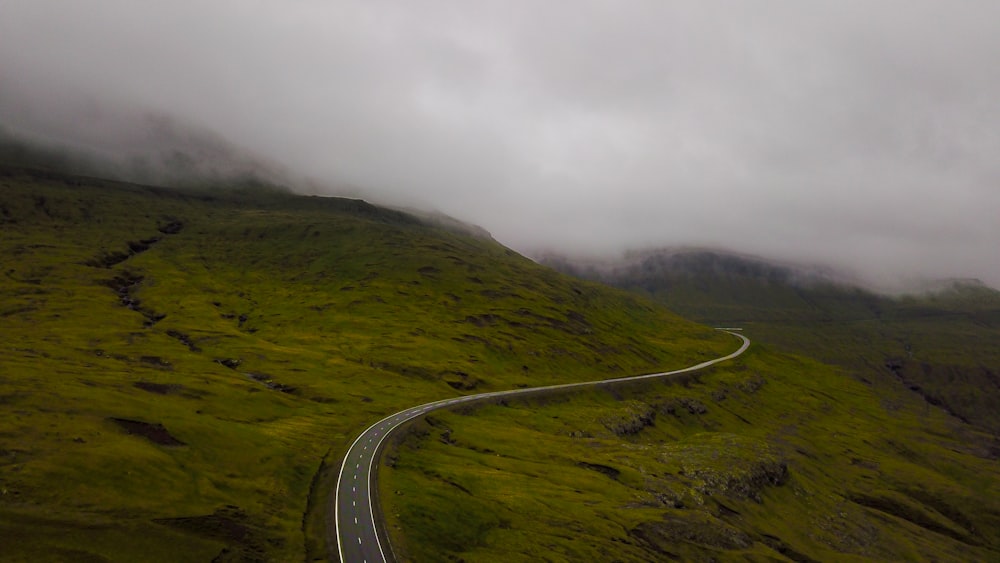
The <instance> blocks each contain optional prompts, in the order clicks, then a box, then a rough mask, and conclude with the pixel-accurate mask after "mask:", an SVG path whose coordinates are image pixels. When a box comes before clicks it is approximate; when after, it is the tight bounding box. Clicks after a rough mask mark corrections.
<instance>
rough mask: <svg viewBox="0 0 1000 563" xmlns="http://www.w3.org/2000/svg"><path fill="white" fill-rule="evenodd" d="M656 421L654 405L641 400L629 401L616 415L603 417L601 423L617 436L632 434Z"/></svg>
mask: <svg viewBox="0 0 1000 563" xmlns="http://www.w3.org/2000/svg"><path fill="white" fill-rule="evenodd" d="M655 421H656V411H655V410H653V407H651V406H650V405H648V404H646V403H643V402H641V401H628V402H627V403H626V405H625V408H624V409H622V410H620V411H619V412H618V413H616V414H615V415H613V416H607V417H604V418H602V419H601V424H603V425H604V427H605V428H607V429H608V430H610V431H611V432H612V433H613V434H614V435H616V436H630V435H633V434H638V433H639V432H641V431H642V429H643V428H646V427H647V426H652V425H653V423H654V422H655Z"/></svg>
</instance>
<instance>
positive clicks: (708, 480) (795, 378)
mask: <svg viewBox="0 0 1000 563" xmlns="http://www.w3.org/2000/svg"><path fill="white" fill-rule="evenodd" d="M990 445H991V443H990V438H989V436H985V435H982V434H977V433H975V432H974V431H971V430H970V428H969V427H967V426H966V425H964V424H963V423H961V422H959V421H957V420H955V419H954V418H952V417H949V416H948V415H946V414H945V413H944V412H943V411H941V410H940V409H937V408H934V407H931V406H930V405H928V404H927V403H925V402H923V401H922V400H921V399H920V398H919V397H915V396H905V395H904V396H900V397H897V400H896V401H895V402H893V403H891V404H889V403H886V402H884V401H883V400H881V399H880V397H879V394H878V393H877V392H875V390H873V389H872V388H871V387H870V386H869V385H866V384H864V383H861V382H858V381H856V380H854V379H852V378H850V377H847V376H846V374H844V373H842V372H840V371H839V370H838V369H835V368H831V367H829V366H827V365H824V364H821V363H818V362H816V361H813V360H808V359H805V358H802V357H795V356H788V355H783V354H779V353H775V352H773V351H771V350H769V349H767V348H766V347H764V346H761V345H755V346H754V347H752V348H751V350H750V351H749V352H748V353H747V354H746V355H745V356H743V357H742V358H740V359H738V360H736V361H735V362H734V363H733V364H731V365H726V366H719V367H716V368H713V370H712V371H711V372H709V373H705V374H702V375H699V376H696V377H692V376H690V375H686V376H678V377H674V378H672V379H671V380H668V381H666V382H663V383H641V384H632V385H631V386H630V387H625V388H622V387H617V388H615V389H613V390H603V391H602V390H594V391H590V392H578V393H572V394H565V395H561V396H550V397H547V398H545V399H536V400H528V401H522V400H519V401H504V402H503V403H501V404H493V405H487V406H483V407H481V408H476V409H472V408H463V409H461V410H458V411H457V412H445V413H435V414H433V415H432V416H429V417H427V419H426V420H425V421H421V422H418V423H415V424H413V425H411V427H410V429H409V432H408V434H407V435H406V436H405V437H402V438H401V439H400V440H397V443H396V445H395V448H394V450H393V451H392V452H390V453H389V454H388V455H387V458H388V460H389V465H388V467H386V468H384V469H383V471H382V473H381V475H380V478H381V480H382V496H383V499H385V502H386V508H385V510H386V512H387V513H388V514H389V516H390V524H391V527H392V528H391V529H392V531H393V532H394V533H395V535H394V544H393V546H394V549H395V551H396V552H397V553H398V554H400V555H401V556H402V557H403V558H404V559H407V560H412V561H442V560H453V561H459V560H460V561H467V562H470V563H471V562H474V561H511V562H514V561H525V562H527V561H539V560H546V561H622V562H625V561H636V562H641V561H673V560H679V561H788V560H791V561H889V560H908V561H917V560H924V561H996V560H998V559H1000V533H998V531H1000V466H998V465H997V462H996V454H997V451H996V449H993V450H992V451H991V449H990Z"/></svg>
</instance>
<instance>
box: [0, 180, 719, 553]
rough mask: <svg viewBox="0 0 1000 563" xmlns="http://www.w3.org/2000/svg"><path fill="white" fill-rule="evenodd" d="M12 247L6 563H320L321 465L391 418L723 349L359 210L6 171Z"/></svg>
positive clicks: (8, 265) (689, 329) (634, 305)
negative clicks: (168, 441) (470, 397)
mask: <svg viewBox="0 0 1000 563" xmlns="http://www.w3.org/2000/svg"><path fill="white" fill-rule="evenodd" d="M0 229H2V234H0V271H2V274H3V275H0V342H2V346H3V351H2V352H3V353H2V354H0V407H2V408H0V537H3V538H4V541H3V542H2V543H0V559H4V560H39V558H40V554H44V555H45V556H44V557H41V558H42V559H46V560H57V561H58V560H66V561H81V560H88V559H89V560H94V561H101V560H114V561H118V560H150V561H156V560H163V561H176V560H211V559H213V558H214V557H219V559H218V560H220V561H225V560H283V561H284V560H302V559H310V560H313V559H324V558H325V557H326V547H325V545H324V540H323V538H324V537H325V531H324V525H325V523H324V519H325V506H326V498H325V494H326V491H327V490H328V487H329V477H330V470H329V469H330V468H331V467H334V466H336V465H337V458H338V457H339V456H340V455H341V454H342V453H343V451H344V449H345V448H346V446H347V445H348V444H349V443H350V441H351V440H352V439H353V437H354V436H355V435H356V434H357V433H358V432H360V431H361V430H362V429H363V428H364V427H366V425H367V424H369V423H370V422H372V421H374V420H376V419H378V418H380V417H381V416H383V415H385V414H387V413H390V412H395V411H396V410H400V409H402V408H405V407H407V406H410V405H413V404H415V403H419V402H424V401H429V400H433V399H438V398H443V397H447V396H454V395H458V394H464V393H475V392H481V391H486V390H495V389H505V388H514V387H518V386H535V385H545V384H553V383H561V382H570V381H578V380H589V379H595V378H606V377H617V376H621V375H625V374H631V373H642V372H649V371H653V370H659V369H662V368H665V367H670V366H676V365H689V364H692V363H697V362H699V361H702V360H704V359H707V358H711V357H716V356H719V355H722V354H724V353H727V352H728V351H730V350H731V349H732V347H733V342H732V341H731V338H730V337H728V336H725V335H719V334H717V333H716V332H715V331H712V330H711V329H709V328H708V327H704V326H701V325H697V324H694V323H690V322H687V321H684V320H682V319H680V318H679V317H677V316H675V315H673V314H671V313H670V312H668V311H666V310H665V309H663V308H661V307H659V306H656V305H653V304H651V303H650V302H648V301H645V300H643V299H641V298H636V297H633V296H631V295H629V294H627V293H624V292H621V291H617V290H611V289H607V288H605V287H603V286H599V285H596V284H591V283H587V282H580V281H577V280H573V279H571V278H568V277H565V276H562V275H559V274H557V273H555V272H552V271H551V270H548V269H546V268H542V267H540V266H538V265H536V264H534V263H533V262H531V261H529V260H527V259H525V258H523V257H520V256H518V255H517V254H515V253H513V252H512V251H510V250H508V249H506V248H504V247H502V246H501V245H499V244H497V243H495V242H493V241H491V240H483V239H476V238H470V237H468V236H464V235H460V234H456V233H453V232H450V231H447V230H444V229H441V228H438V227H434V226H431V225H427V224H424V223H421V222H420V221H418V220H416V219H414V218H413V217H411V216H408V215H405V214H402V213H398V212H394V211H389V210H385V209H381V208H376V207H373V206H370V205H368V204H365V203H364V202H359V201H352V200H339V199H330V198H307V197H299V196H292V195H289V194H282V193H279V192H273V191H259V190H257V191H255V190H240V189H228V190H227V189H220V190H214V191H213V190H202V191H171V190H163V189H157V188H147V187H142V186H134V185H127V184H119V183H113V182H105V181H100V180H90V179H83V178H74V177H66V176H59V175H57V174H47V173H41V174H40V173H37V172H32V171H24V170H13V169H6V170H4V171H3V173H2V174H0ZM154 239H155V240H154ZM129 243H132V245H131V247H132V250H130V244H129ZM143 247H146V248H145V249H144V248H143ZM116 419H118V420H119V421H121V420H125V421H136V422H140V423H147V424H148V425H149V426H147V427H146V429H147V430H149V431H151V432H153V434H155V432H157V431H163V432H167V433H169V435H170V436H172V437H173V439H175V440H177V441H179V442H182V443H183V444H182V445H165V444H163V443H155V442H154V441H153V440H151V439H148V438H146V437H143V436H142V435H141V434H136V433H132V434H129V433H128V432H126V429H127V428H128V425H129V424H134V423H131V422H116ZM157 429H159V430H157Z"/></svg>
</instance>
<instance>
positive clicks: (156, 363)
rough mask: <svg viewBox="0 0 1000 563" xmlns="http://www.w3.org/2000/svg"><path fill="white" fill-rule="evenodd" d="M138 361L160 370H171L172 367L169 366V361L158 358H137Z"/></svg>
mask: <svg viewBox="0 0 1000 563" xmlns="http://www.w3.org/2000/svg"><path fill="white" fill-rule="evenodd" d="M139 361H140V362H141V363H144V364H146V365H148V366H153V367H155V368H160V369H173V367H174V366H173V365H171V364H170V361H169V360H166V359H164V358H161V357H160V356H139Z"/></svg>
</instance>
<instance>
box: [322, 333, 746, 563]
mask: <svg viewBox="0 0 1000 563" xmlns="http://www.w3.org/2000/svg"><path fill="white" fill-rule="evenodd" d="M719 330H722V331H723V332H727V333H729V334H732V335H733V336H736V337H737V338H739V339H740V340H742V341H743V343H742V345H741V346H740V348H739V349H738V350H736V351H735V352H733V353H732V354H729V355H727V356H723V357H721V358H715V359H714V360H708V361H706V362H702V363H700V364H698V365H694V366H691V367H686V368H683V369H677V370H673V371H664V372H659V373H650V374H646V375H637V376H632V377H619V378H616V379H602V380H599V381H586V382H581V383H566V384H563V385H549V386H545V387H532V388H527V389H514V390H511V391H494V392H490V393H480V394H478V395H467V396H464V397H455V398H451V399H442V400H440V401H434V402H432V403H426V404H423V405H418V406H415V407H410V408H408V409H406V410H403V411H400V412H397V413H396V414H393V415H390V416H387V417H385V418H383V419H382V420H380V421H378V422H376V423H375V424H373V425H371V426H369V427H368V429H367V430H365V431H364V432H362V433H361V435H360V436H358V438H357V439H356V440H354V443H353V444H351V447H350V448H349V449H348V450H347V455H346V456H344V462H343V464H342V465H341V467H340V475H339V477H338V479H337V488H336V492H335V495H336V496H335V499H334V506H335V509H334V510H335V518H334V519H335V523H336V526H337V555H338V556H339V557H340V561H342V562H343V563H386V562H394V561H395V560H396V558H395V556H394V555H393V553H392V548H391V546H389V545H388V541H387V537H386V535H385V532H384V530H383V531H381V536H380V529H379V527H380V526H381V524H382V522H381V521H380V519H379V518H378V517H377V515H376V510H375V508H376V507H375V503H376V502H377V498H376V495H375V493H374V489H375V488H376V487H377V484H376V480H375V476H376V474H377V473H378V458H379V455H378V454H379V452H380V451H381V447H382V444H383V443H384V441H385V439H386V437H387V436H389V435H390V434H391V433H392V432H393V431H394V430H396V429H397V428H399V427H400V426H401V425H402V424H403V423H405V422H406V421H408V420H410V419H413V418H416V417H418V416H423V415H424V414H426V413H428V412H431V411H433V410H436V409H440V408H443V407H448V406H451V405H457V404H461V403H470V402H473V401H481V400H483V399H490V398H499V397H511V396H515V395H529V394H533V393H543V392H549V391H553V390H557V389H560V390H562V389H572V388H574V387H585V386H592V385H607V384H609V383H616V382H624V381H637V380H642V379H651V378H656V377H666V376H669V375H677V374H680V373H687V372H692V371H698V370H701V369H705V368H707V367H709V366H713V365H715V364H718V363H721V362H725V361H728V360H732V359H733V358H736V357H738V356H740V355H741V354H743V352H745V351H746V349H747V348H749V347H750V340H749V339H748V338H747V337H745V336H743V335H742V334H740V333H738V332H736V331H737V330H739V329H719ZM331 548H332V546H331ZM331 555H332V554H331ZM331 559H334V557H331Z"/></svg>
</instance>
